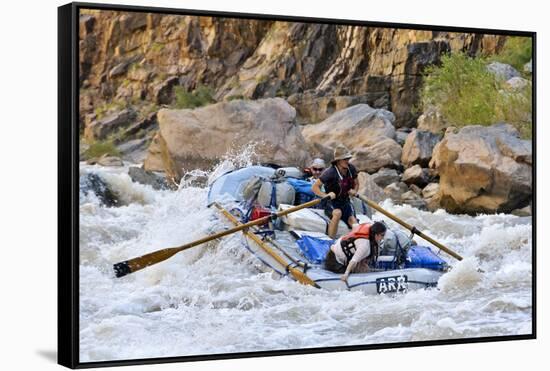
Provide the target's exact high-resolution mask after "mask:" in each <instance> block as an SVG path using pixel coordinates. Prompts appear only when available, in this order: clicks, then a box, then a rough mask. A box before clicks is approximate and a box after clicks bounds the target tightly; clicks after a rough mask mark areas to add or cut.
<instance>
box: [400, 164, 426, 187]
mask: <svg viewBox="0 0 550 371" xmlns="http://www.w3.org/2000/svg"><path fill="white" fill-rule="evenodd" d="M401 179H402V180H403V182H405V183H406V184H409V185H410V184H415V185H417V186H419V187H425V186H426V185H427V184H428V182H429V175H428V169H423V168H422V167H420V165H414V166H413V167H410V168H408V169H407V170H405V172H404V173H403V176H402V177H401Z"/></svg>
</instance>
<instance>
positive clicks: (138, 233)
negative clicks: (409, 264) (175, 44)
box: [80, 156, 532, 362]
mask: <svg viewBox="0 0 550 371" xmlns="http://www.w3.org/2000/svg"><path fill="white" fill-rule="evenodd" d="M245 157H246V156H245ZM243 164H245V165H248V164H249V161H248V162H247V160H246V158H245V159H243V158H239V161H233V160H232V159H231V158H230V157H228V158H225V159H223V161H222V162H221V163H220V165H219V166H218V167H216V168H214V169H213V170H212V171H211V172H206V173H205V172H190V173H189V174H188V175H189V176H188V177H187V178H186V179H188V180H189V181H188V182H186V183H185V184H184V185H182V187H180V189H179V190H178V191H175V192H173V191H156V190H153V189H152V188H151V187H149V186H144V185H140V184H137V183H133V182H132V181H131V180H130V178H129V177H128V175H127V168H118V169H108V168H102V167H96V166H87V165H81V172H95V173H97V174H99V175H100V176H101V177H102V179H103V180H104V181H106V182H107V183H108V184H109V186H110V187H111V188H112V190H113V191H114V192H115V193H116V195H117V196H118V197H120V198H121V200H122V201H123V202H122V203H123V206H120V207H112V208H107V207H104V206H102V205H101V204H100V201H99V199H98V198H97V197H94V195H93V194H88V195H84V197H81V204H80V353H81V354H80V355H81V361H83V362H87V361H102V360H115V359H132V358H148V357H168V356H182V355H194V354H213V353H230V352H247V351H261V350H275V349H295V348H310V347H326V346H340V345H351V344H370V343H392V342H402V341H418V340H433V339H448V338H464V337H479V336H499V335H511V334H523V333H529V332H530V329H531V325H532V322H531V321H532V316H531V311H532V308H531V295H532V293H531V249H532V238H531V231H532V229H531V218H518V217H515V216H510V215H485V216H477V217H472V216H464V215H460V216H457V215H450V214H448V213H446V212H445V211H443V210H439V211H437V212H435V213H430V212H425V211H420V210H417V209H414V208H412V207H409V206H397V205H393V204H392V203H391V202H386V203H384V204H383V205H382V206H383V207H384V208H386V209H388V210H389V211H390V212H392V213H394V214H396V215H397V216H399V217H400V218H402V219H404V220H406V221H407V222H409V223H410V224H413V225H415V226H416V227H417V228H419V229H420V230H422V231H424V232H425V233H427V234H428V235H430V236H432V237H434V238H435V239H436V240H438V241H440V242H442V243H443V244H445V245H446V246H449V247H451V248H452V249H453V250H455V251H457V252H458V253H459V254H461V255H462V256H464V258H465V259H464V260H463V261H462V262H457V261H456V260H455V261H453V259H452V258H450V257H448V256H446V254H444V253H442V254H443V256H444V257H445V258H448V259H447V260H448V261H449V262H450V263H451V264H452V265H453V269H452V270H451V271H450V272H449V273H448V274H446V275H444V276H443V277H442V278H441V280H440V285H439V288H438V289H430V290H420V291H411V292H408V293H406V294H400V295H395V296H385V295H381V296H366V295H364V294H363V293H361V292H347V291H328V290H319V289H315V288H312V287H309V286H303V285H300V284H298V283H296V282H294V281H292V280H290V279H287V278H277V277H275V276H274V275H273V274H271V273H270V272H269V271H266V269H265V268H264V267H263V266H262V265H261V264H259V263H258V262H257V261H256V260H254V259H253V258H252V257H251V256H250V255H249V254H248V253H247V252H246V250H245V249H244V248H243V240H242V239H241V237H240V236H239V235H238V234H235V235H231V236H227V237H225V238H223V239H222V240H221V241H213V242H210V243H208V244H205V245H203V246H198V247H195V248H192V249H189V250H186V251H184V252H181V253H179V254H177V255H175V256H173V257H172V258H170V259H169V260H166V261H164V262H162V263H159V264H156V265H154V266H151V267H149V268H147V269H144V270H142V271H140V272H136V273H134V274H131V275H128V276H125V277H123V278H118V279H117V278H115V277H114V274H113V271H112V264H113V263H116V262H119V261H123V260H126V259H129V258H133V257H136V256H140V255H143V254H145V253H148V252H152V251H155V250H159V249H162V248H165V247H174V246H180V245H182V244H185V243H187V242H190V241H193V240H195V239H198V238H200V237H203V236H205V235H207V234H211V233H214V232H217V231H220V230H222V229H223V228H224V227H227V226H226V225H223V223H220V219H219V215H218V213H217V211H215V210H213V209H209V208H207V207H206V200H207V192H208V191H207V188H206V187H204V188H201V187H194V186H193V184H194V182H193V179H194V178H206V179H209V181H210V182H211V180H212V179H214V176H213V174H222V173H224V172H226V171H228V170H231V169H233V168H235V167H238V166H240V165H243ZM374 219H376V220H380V219H384V220H386V218H385V217H384V216H383V215H380V214H375V215H374ZM388 223H389V224H390V225H392V226H396V225H395V223H393V222H391V221H388ZM416 239H417V240H418V242H424V241H421V239H420V238H418V237H416ZM478 268H481V269H482V270H483V271H485V273H480V272H479V271H478Z"/></svg>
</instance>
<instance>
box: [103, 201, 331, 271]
mask: <svg viewBox="0 0 550 371" xmlns="http://www.w3.org/2000/svg"><path fill="white" fill-rule="evenodd" d="M325 198H327V199H328V198H330V197H329V196H327V197H325ZM323 200H324V199H316V200H313V201H310V202H306V203H304V204H301V205H298V206H295V207H291V208H289V209H286V210H283V211H279V212H277V213H274V214H272V215H268V216H264V217H263V218H260V219H256V220H254V221H251V222H248V223H245V224H241V225H239V226H237V227H235V228H231V229H228V230H226V231H223V232H219V233H216V234H213V235H210V236H206V237H203V238H201V239H199V240H196V241H193V242H190V243H187V244H185V245H182V246H179V247H170V248H167V249H162V250H158V251H154V252H152V253H149V254H146V255H143V256H139V257H137V258H133V259H130V260H126V261H123V262H120V263H116V264H114V265H113V269H114V270H115V275H116V276H117V277H123V276H126V275H127V274H130V273H134V272H136V271H139V270H141V269H143V268H146V267H148V266H150V265H154V264H157V263H160V262H162V261H164V260H166V259H169V258H171V257H172V256H174V255H175V254H177V253H179V252H180V251H183V250H186V249H189V248H191V247H194V246H197V245H201V244H203V243H205V242H208V241H212V240H215V239H217V238H220V237H224V236H227V235H229V234H232V233H235V232H239V231H242V230H243V229H246V228H249V227H251V226H254V225H261V224H265V223H267V222H268V221H270V220H271V219H272V218H278V217H281V216H284V215H287V214H290V213H293V212H295V211H298V210H301V209H305V208H307V207H312V206H315V205H317V204H318V203H320V202H321V201H323Z"/></svg>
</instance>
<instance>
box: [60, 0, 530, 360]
mask: <svg viewBox="0 0 550 371" xmlns="http://www.w3.org/2000/svg"><path fill="white" fill-rule="evenodd" d="M80 9H97V10H111V11H132V12H147V13H158V14H174V15H195V16H209V17H226V18H239V19H257V20H277V21H292V22H303V23H326V24H337V25H357V26H365V27H391V28H397V29H402V28H406V29H411V30H431V31H446V32H463V33H478V34H495V35H509V36H524V37H530V38H532V50H533V65H532V82H533V84H532V91H533V103H532V108H533V110H532V122H533V138H536V126H537V125H536V124H537V117H536V112H537V109H536V90H537V89H536V82H537V58H536V37H537V34H536V32H530V31H513V30H496V29H483V28H462V27H449V26H440V25H439V26H437V25H419V24H406V23H386V22H369V21H360V20H343V19H326V18H307V17H296V16H282V15H266V14H249V13H231V12H218V11H201V10H189V9H173V8H156V7H142V6H128V5H112V4H96V3H78V2H77V3H70V4H67V5H63V6H60V7H59V8H58V363H59V364H60V365H63V366H66V367H69V368H92V367H108V366H123V365H145V364H159V363H172V362H189V361H204V360H219V359H234V358H248V357H265V356H282V355H297V354H310V353H324V352H343V351H356V350H370V349H386V348H402V347H419V346H433V345H449V344H465V343H479V342H496V341H510V340H512V341H514V340H528V339H536V338H537V306H536V301H537V295H536V293H537V272H536V262H537V260H536V238H533V249H532V262H533V263H532V271H533V278H532V308H533V309H532V332H531V334H528V335H513V336H495V337H480V338H466V339H450V340H433V341H431V340H429V341H414V342H406V343H389V344H369V345H358V346H336V347H321V348H308V349H291V350H277V351H258V352H246V353H228V354H215V355H197V356H177V357H166V358H145V359H128V360H116V361H101V362H85V363H82V362H81V361H80V359H79V222H78V220H79V207H78V206H79V198H78V195H79V182H78V174H79V130H78V125H79V124H78V121H79V71H78V68H79V52H78V50H79V31H78V28H79V21H78V19H79V11H80ZM532 145H533V162H534V164H535V165H534V166H533V167H532V180H533V184H532V190H533V192H532V217H533V226H532V227H533V237H536V228H537V223H536V219H537V218H536V211H537V203H536V185H537V182H536V141H535V140H533V143H532Z"/></svg>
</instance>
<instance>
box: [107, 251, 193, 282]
mask: <svg viewBox="0 0 550 371" xmlns="http://www.w3.org/2000/svg"><path fill="white" fill-rule="evenodd" d="M181 250H182V249H181V248H173V247H172V248H168V249H163V250H159V251H155V252H152V253H149V254H146V255H143V256H139V257H137V258H134V259H130V260H126V261H123V262H120V263H116V264H114V265H113V269H114V271H115V275H116V277H118V278H120V277H124V276H126V275H128V274H130V273H134V272H136V271H139V270H141V269H143V268H146V267H149V266H151V265H153V264H157V263H160V262H162V261H164V260H166V259H169V258H171V257H172V256H173V255H175V254H177V253H178V252H180V251H181Z"/></svg>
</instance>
